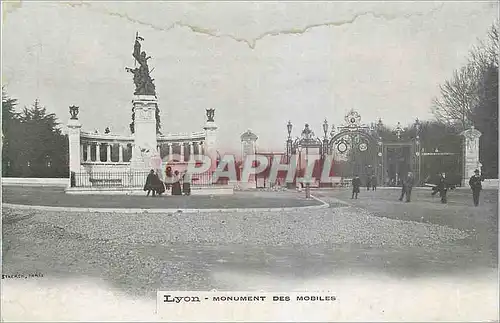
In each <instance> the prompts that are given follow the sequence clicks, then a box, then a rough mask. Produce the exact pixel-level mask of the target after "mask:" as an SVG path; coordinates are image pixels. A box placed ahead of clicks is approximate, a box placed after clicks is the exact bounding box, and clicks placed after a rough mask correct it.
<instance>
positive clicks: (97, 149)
mask: <svg viewBox="0 0 500 323" xmlns="http://www.w3.org/2000/svg"><path fill="white" fill-rule="evenodd" d="M95 161H96V162H100V161H101V143H100V142H97V143H96V144H95Z"/></svg>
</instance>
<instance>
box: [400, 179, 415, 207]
mask: <svg viewBox="0 0 500 323" xmlns="http://www.w3.org/2000/svg"><path fill="white" fill-rule="evenodd" d="M413 182H414V178H413V173H412V172H408V175H406V178H405V179H404V180H403V181H402V188H401V197H400V198H399V200H400V201H402V200H403V197H404V196H405V195H406V202H407V203H408V202H410V200H411V191H412V189H413Z"/></svg>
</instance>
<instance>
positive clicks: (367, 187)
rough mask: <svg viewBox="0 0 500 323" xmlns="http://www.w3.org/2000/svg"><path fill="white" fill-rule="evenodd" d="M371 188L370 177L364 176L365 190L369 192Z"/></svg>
mask: <svg viewBox="0 0 500 323" xmlns="http://www.w3.org/2000/svg"><path fill="white" fill-rule="evenodd" d="M371 186H372V179H371V177H370V175H368V176H366V190H367V191H369V190H370V187H371Z"/></svg>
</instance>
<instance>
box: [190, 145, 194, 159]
mask: <svg viewBox="0 0 500 323" xmlns="http://www.w3.org/2000/svg"><path fill="white" fill-rule="evenodd" d="M193 155H194V145H193V142H192V141H190V142H189V161H193V159H194V158H193V157H194V156H193Z"/></svg>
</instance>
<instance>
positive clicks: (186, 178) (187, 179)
mask: <svg viewBox="0 0 500 323" xmlns="http://www.w3.org/2000/svg"><path fill="white" fill-rule="evenodd" d="M182 193H183V194H184V195H191V174H189V173H188V172H185V173H184V175H182Z"/></svg>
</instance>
